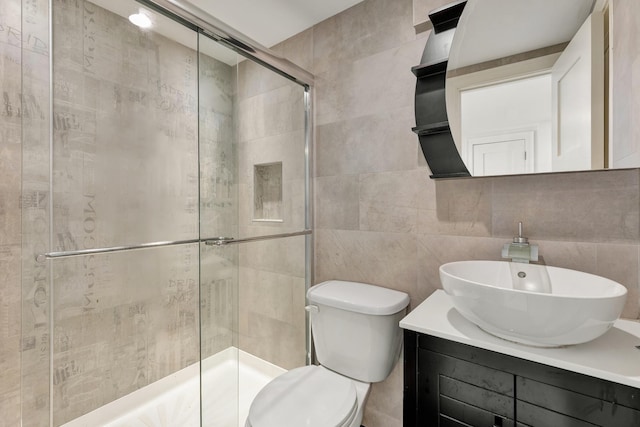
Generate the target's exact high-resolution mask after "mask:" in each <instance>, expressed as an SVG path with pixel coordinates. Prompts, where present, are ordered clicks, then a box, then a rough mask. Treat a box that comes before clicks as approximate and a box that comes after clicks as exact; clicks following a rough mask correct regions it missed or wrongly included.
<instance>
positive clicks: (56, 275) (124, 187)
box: [51, 0, 199, 425]
mask: <svg viewBox="0 0 640 427" xmlns="http://www.w3.org/2000/svg"><path fill="white" fill-rule="evenodd" d="M53 36H54V41H55V43H54V48H53V78H54V82H55V85H54V91H53V103H54V104H53V105H54V107H53V108H54V123H53V129H54V132H53V136H54V139H53V147H54V152H53V172H52V176H53V191H54V193H53V200H54V207H53V209H54V211H53V223H52V227H53V236H54V242H53V244H54V248H53V249H54V250H74V249H93V248H100V247H108V246H120V245H127V244H137V243H143V242H154V241H169V240H181V239H192V238H196V237H197V236H198V139H197V137H198V115H197V112H198V105H197V100H198V96H197V77H198V67H197V65H198V61H197V54H196V52H195V50H194V47H195V46H196V37H197V36H196V34H195V33H192V35H191V41H190V43H191V45H190V46H183V45H180V44H178V43H176V42H173V41H171V40H168V39H166V38H165V37H163V36H160V35H158V34H156V33H154V32H143V31H141V30H139V29H137V28H136V27H134V26H132V25H130V23H129V22H128V21H127V20H126V18H123V17H121V16H118V15H115V14H113V13H111V12H109V11H106V10H104V9H102V8H100V7H98V6H96V5H94V4H93V3H91V2H88V1H84V2H83V1H78V2H75V1H74V2H67V1H63V0H57V1H54V2H53ZM198 249H199V248H198V246H197V245H189V246H181V247H175V248H164V249H152V250H144V251H137V252H129V253H121V254H103V255H95V256H84V257H79V258H71V259H68V260H56V261H52V262H51V263H52V265H53V284H54V292H53V295H52V298H53V305H52V307H53V322H54V330H53V334H54V335H53V337H52V345H53V357H54V361H53V372H52V376H53V396H52V406H53V413H54V424H56V425H59V424H61V423H64V422H66V421H69V420H71V419H73V418H76V417H77V416H80V415H82V414H84V413H86V412H88V411H90V410H92V409H95V408H97V407H99V406H101V405H104V404H105V403H108V402H110V401H112V400H114V399H116V398H118V397H121V396H123V395H125V394H127V393H130V392H131V391H134V390H136V389H137V388H140V387H142V386H144V385H147V384H149V383H151V382H153V381H156V380H158V379H160V378H162V377H164V376H166V375H168V374H170V373H172V372H175V371H176V370H178V369H181V368H183V367H185V366H188V365H189V364H192V363H194V362H196V361H198V360H199V330H198V325H199V321H198V319H199V316H198V282H199V280H198V274H199V270H198Z"/></svg>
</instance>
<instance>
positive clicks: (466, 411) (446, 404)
mask: <svg viewBox="0 0 640 427" xmlns="http://www.w3.org/2000/svg"><path fill="white" fill-rule="evenodd" d="M512 405H513V404H512ZM443 418H447V419H449V420H452V421H455V422H459V423H462V424H460V425H465V426H466V425H471V426H474V427H513V426H514V423H513V419H509V418H505V417H504V416H500V415H496V414H495V413H493V412H489V411H486V410H484V409H481V408H478V407H476V406H473V405H469V404H467V403H464V402H460V401H458V400H456V399H452V398H450V397H447V396H440V420H441V421H440V425H441V426H443V425H450V424H443V423H442V419H443Z"/></svg>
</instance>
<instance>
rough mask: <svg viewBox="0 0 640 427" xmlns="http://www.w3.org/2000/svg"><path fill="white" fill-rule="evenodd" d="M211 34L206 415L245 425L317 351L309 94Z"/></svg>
mask: <svg viewBox="0 0 640 427" xmlns="http://www.w3.org/2000/svg"><path fill="white" fill-rule="evenodd" d="M199 46H200V57H199V67H200V73H199V75H200V80H199V81H200V85H199V106H200V114H199V117H200V126H199V129H200V138H199V140H200V235H201V238H202V240H203V243H201V246H200V248H201V250H200V258H201V274H200V283H201V288H200V292H201V319H200V320H201V324H200V333H201V339H200V342H201V358H202V360H201V362H202V363H201V368H202V374H201V387H202V390H201V405H202V425H203V426H211V427H213V426H216V427H218V426H222V427H227V426H228V427H236V426H244V425H245V420H246V417H247V413H248V409H249V405H250V404H251V401H252V400H253V398H254V396H255V395H256V394H257V393H258V391H259V390H260V389H261V388H262V387H263V386H264V385H265V384H266V383H267V382H268V381H269V380H271V379H272V378H274V377H275V376H277V375H279V374H281V373H283V372H285V371H286V370H288V369H292V368H295V367H298V366H303V365H305V363H306V340H307V334H306V331H307V325H306V315H305V311H304V306H305V291H306V288H307V286H308V281H309V279H308V276H309V272H308V266H309V256H310V252H309V250H308V248H309V247H310V242H311V241H310V236H309V233H310V232H309V231H308V230H307V229H308V228H309V210H308V206H307V205H308V191H307V188H308V173H309V170H308V158H307V152H308V151H307V150H308V148H307V141H308V140H307V130H308V129H307V125H308V121H307V114H308V109H307V99H308V98H307V97H308V94H307V91H306V89H305V88H304V87H303V86H300V85H299V84H297V83H294V82H293V81H291V80H289V79H288V78H285V77H283V76H282V75H280V74H278V73H276V72H274V71H272V70H270V69H268V68H266V67H264V66H262V65H260V64H259V63H257V62H254V61H252V60H250V59H247V58H244V57H241V56H235V57H231V56H229V55H225V52H224V47H222V46H221V45H220V44H218V43H217V42H215V41H214V40H212V39H210V38H209V37H207V36H206V35H204V34H200V39H199ZM225 408H226V409H225ZM231 408H235V413H231V412H230V411H229V409H231Z"/></svg>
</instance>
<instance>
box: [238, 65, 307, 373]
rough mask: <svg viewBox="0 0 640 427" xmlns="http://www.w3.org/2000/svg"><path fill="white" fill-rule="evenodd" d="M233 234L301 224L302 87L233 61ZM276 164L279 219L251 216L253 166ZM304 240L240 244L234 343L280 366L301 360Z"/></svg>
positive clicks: (286, 229) (300, 226)
mask: <svg viewBox="0 0 640 427" xmlns="http://www.w3.org/2000/svg"><path fill="white" fill-rule="evenodd" d="M238 82H239V84H238V99H237V107H236V108H237V115H238V116H237V117H238V123H237V130H238V151H239V153H238V159H239V163H238V167H239V174H238V185H239V201H240V204H239V218H240V221H239V230H238V235H239V236H241V237H242V236H260V235H268V234H280V233H287V232H293V231H300V230H302V229H304V226H305V224H304V214H305V211H304V203H305V199H304V194H305V181H304V158H305V152H304V138H305V136H304V130H305V128H304V124H305V122H304V103H303V102H304V91H303V89H302V88H301V87H300V86H299V85H297V84H294V83H292V82H290V81H289V80H287V79H285V78H283V77H281V76H280V75H277V74H275V73H273V72H272V71H269V70H266V69H264V67H261V66H259V65H256V64H254V63H252V62H250V61H243V62H241V63H240V64H239V65H238ZM279 162H282V177H281V185H282V190H281V191H282V193H281V195H282V205H281V208H280V209H281V210H280V214H281V221H273V222H268V221H255V219H256V217H255V212H254V208H255V205H254V196H255V191H256V189H255V188H254V184H255V181H254V171H255V165H264V164H270V163H279ZM304 255H305V239H304V237H293V238H286V239H278V240H271V241H263V242H256V243H252V244H250V245H240V262H239V265H240V270H239V274H240V280H239V284H240V288H239V298H240V305H239V307H240V313H239V325H238V326H239V348H240V349H242V350H245V351H247V352H249V353H251V354H254V355H256V356H258V357H260V358H262V359H265V360H268V361H269V362H271V363H273V364H275V365H278V366H281V367H283V368H286V369H291V368H295V367H298V366H302V365H304V363H305V331H306V329H305V312H304V306H305V258H304Z"/></svg>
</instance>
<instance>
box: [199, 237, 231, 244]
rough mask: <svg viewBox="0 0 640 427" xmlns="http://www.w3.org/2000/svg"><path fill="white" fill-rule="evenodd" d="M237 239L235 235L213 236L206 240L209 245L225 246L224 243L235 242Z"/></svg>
mask: <svg viewBox="0 0 640 427" xmlns="http://www.w3.org/2000/svg"><path fill="white" fill-rule="evenodd" d="M235 241H236V239H234V238H233V237H212V238H210V239H207V240H206V241H205V244H206V245H207V246H224V245H228V244H229V243H234V242H235Z"/></svg>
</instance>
